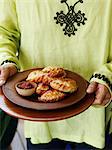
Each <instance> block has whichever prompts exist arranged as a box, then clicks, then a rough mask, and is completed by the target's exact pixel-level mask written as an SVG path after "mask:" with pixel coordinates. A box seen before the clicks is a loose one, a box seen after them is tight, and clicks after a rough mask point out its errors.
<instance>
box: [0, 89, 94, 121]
mask: <svg viewBox="0 0 112 150" xmlns="http://www.w3.org/2000/svg"><path fill="white" fill-rule="evenodd" d="M93 101H94V95H93V94H87V95H86V96H85V97H84V98H83V99H82V100H80V101H79V102H78V103H76V104H74V105H72V106H69V107H65V108H62V109H56V110H34V109H28V108H23V107H21V106H18V105H16V104H14V103H12V102H11V101H9V100H8V99H7V98H6V97H5V96H4V95H3V92H2V90H1V88H0V108H1V109H2V110H3V111H5V112H6V113H7V114H8V115H10V116H13V117H16V118H20V119H24V120H30V121H41V122H42V121H44V122H45V121H46V122H47V121H56V120H62V119H66V118H70V117H73V116H75V115H78V114H79V113H81V112H83V111H85V110H86V109H87V108H89V106H91V105H92V103H93Z"/></svg>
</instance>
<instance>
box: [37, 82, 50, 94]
mask: <svg viewBox="0 0 112 150" xmlns="http://www.w3.org/2000/svg"><path fill="white" fill-rule="evenodd" d="M49 88H50V87H49V86H48V85H45V84H43V83H39V84H38V85H37V88H36V93H37V94H39V95H42V94H44V93H45V92H46V91H48V90H49Z"/></svg>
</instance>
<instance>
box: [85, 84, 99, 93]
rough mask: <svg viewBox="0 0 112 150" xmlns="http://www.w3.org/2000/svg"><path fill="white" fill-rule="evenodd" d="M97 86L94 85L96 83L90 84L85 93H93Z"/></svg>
mask: <svg viewBox="0 0 112 150" xmlns="http://www.w3.org/2000/svg"><path fill="white" fill-rule="evenodd" d="M97 86H98V83H96V82H92V83H90V85H89V86H88V88H87V90H86V91H87V93H93V92H95V91H96V90H97Z"/></svg>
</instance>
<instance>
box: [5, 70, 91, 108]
mask: <svg viewBox="0 0 112 150" xmlns="http://www.w3.org/2000/svg"><path fill="white" fill-rule="evenodd" d="M33 70H35V69H30V70H26V71H23V72H19V73H17V74H16V75H14V76H13V77H11V78H10V79H9V80H8V81H7V83H6V84H5V85H4V86H3V87H2V89H3V93H4V95H5V96H6V97H7V98H8V99H9V100H10V101H11V102H13V103H15V104H17V105H19V106H22V107H26V108H31V109H36V110H51V109H59V108H64V107H68V106H70V105H73V104H75V103H77V102H79V101H80V100H81V99H82V98H83V97H84V96H85V95H86V88H87V84H88V83H87V81H86V80H84V79H83V78H82V77H81V76H80V75H78V74H76V73H74V72H71V71H68V70H66V73H67V77H69V78H72V79H74V80H75V81H76V82H77V85H78V90H77V91H76V92H74V93H72V94H70V95H69V96H68V97H65V98H64V99H62V100H60V101H58V102H53V103H44V102H39V101H38V96H37V95H33V96H29V97H22V96H20V95H19V94H18V93H17V92H16V89H15V84H16V83H17V82H20V81H22V80H25V79H26V78H27V76H28V74H29V73H30V72H31V71H33ZM39 70H40V69H39Z"/></svg>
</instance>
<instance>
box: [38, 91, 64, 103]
mask: <svg viewBox="0 0 112 150" xmlns="http://www.w3.org/2000/svg"><path fill="white" fill-rule="evenodd" d="M65 96H66V94H65V93H63V92H60V91H57V90H54V89H52V90H48V91H47V92H45V93H44V94H43V95H41V97H39V101H42V102H56V101H59V100H61V99H63V98H64V97H65Z"/></svg>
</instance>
